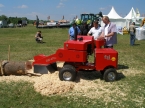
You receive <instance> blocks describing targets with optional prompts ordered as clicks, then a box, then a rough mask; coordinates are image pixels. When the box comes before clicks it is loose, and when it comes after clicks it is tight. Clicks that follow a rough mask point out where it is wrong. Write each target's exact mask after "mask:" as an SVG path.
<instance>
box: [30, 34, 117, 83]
mask: <svg viewBox="0 0 145 108" xmlns="http://www.w3.org/2000/svg"><path fill="white" fill-rule="evenodd" d="M94 43H95V44H94ZM104 44H105V40H94V38H93V37H92V36H82V35H78V36H77V35H76V36H75V40H67V41H65V42H64V47H63V48H59V49H58V50H57V51H56V53H55V54H52V55H48V56H46V55H43V54H40V55H36V56H34V62H33V63H32V65H33V67H34V73H39V72H40V73H41V72H42V71H43V69H42V70H41V68H40V67H41V66H43V67H50V66H52V67H53V68H55V69H57V65H56V62H57V61H59V62H64V64H63V67H62V68H61V69H60V70H59V79H60V80H61V81H75V79H76V77H77V73H78V72H79V71H89V72H90V71H96V72H100V73H101V74H102V76H103V79H104V80H105V81H106V82H113V81H115V80H116V79H117V71H116V69H117V65H118V52H117V51H116V50H114V49H112V48H104V47H103V46H104ZM90 55H93V56H94V62H93V63H90V62H88V57H89V56H90Z"/></svg>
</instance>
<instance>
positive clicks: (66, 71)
mask: <svg viewBox="0 0 145 108" xmlns="http://www.w3.org/2000/svg"><path fill="white" fill-rule="evenodd" d="M59 79H60V80H61V81H63V80H64V81H74V80H75V79H76V71H75V70H73V69H72V68H68V67H63V68H62V69H60V71H59Z"/></svg>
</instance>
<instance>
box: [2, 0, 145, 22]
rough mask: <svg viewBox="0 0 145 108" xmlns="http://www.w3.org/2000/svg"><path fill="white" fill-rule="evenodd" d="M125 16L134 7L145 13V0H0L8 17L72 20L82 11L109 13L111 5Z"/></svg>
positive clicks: (3, 11)
mask: <svg viewBox="0 0 145 108" xmlns="http://www.w3.org/2000/svg"><path fill="white" fill-rule="evenodd" d="M112 6H113V7H114V8H115V10H116V12H117V13H118V14H119V15H120V16H122V17H124V16H125V15H126V14H128V13H129V11H130V10H131V8H132V7H133V8H134V9H135V10H136V9H137V8H138V9H139V12H140V14H141V15H143V14H145V0H0V15H6V16H7V17H16V16H17V17H27V18H28V19H32V20H35V19H36V15H38V17H39V19H40V20H47V19H48V16H50V19H52V20H60V19H62V17H63V15H64V19H66V20H72V19H73V18H74V17H75V16H78V17H80V14H81V13H96V14H97V13H99V12H100V11H102V13H103V14H104V15H106V14H108V13H109V12H110V10H111V7H112Z"/></svg>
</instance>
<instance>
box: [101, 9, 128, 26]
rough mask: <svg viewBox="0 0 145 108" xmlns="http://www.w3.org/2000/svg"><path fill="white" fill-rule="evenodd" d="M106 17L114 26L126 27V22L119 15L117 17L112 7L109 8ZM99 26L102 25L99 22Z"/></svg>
mask: <svg viewBox="0 0 145 108" xmlns="http://www.w3.org/2000/svg"><path fill="white" fill-rule="evenodd" d="M106 16H108V17H109V19H110V21H111V22H112V23H114V24H116V26H121V27H125V26H126V20H125V19H123V18H122V17H121V16H120V15H118V13H117V12H116V11H115V9H114V7H112V8H111V10H110V12H109V13H108V15H106ZM101 25H102V26H103V25H104V24H103V22H101Z"/></svg>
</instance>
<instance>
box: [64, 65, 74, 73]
mask: <svg viewBox="0 0 145 108" xmlns="http://www.w3.org/2000/svg"><path fill="white" fill-rule="evenodd" d="M63 67H65V68H71V69H73V70H74V71H76V69H75V67H74V66H72V65H70V64H64V66H63Z"/></svg>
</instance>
